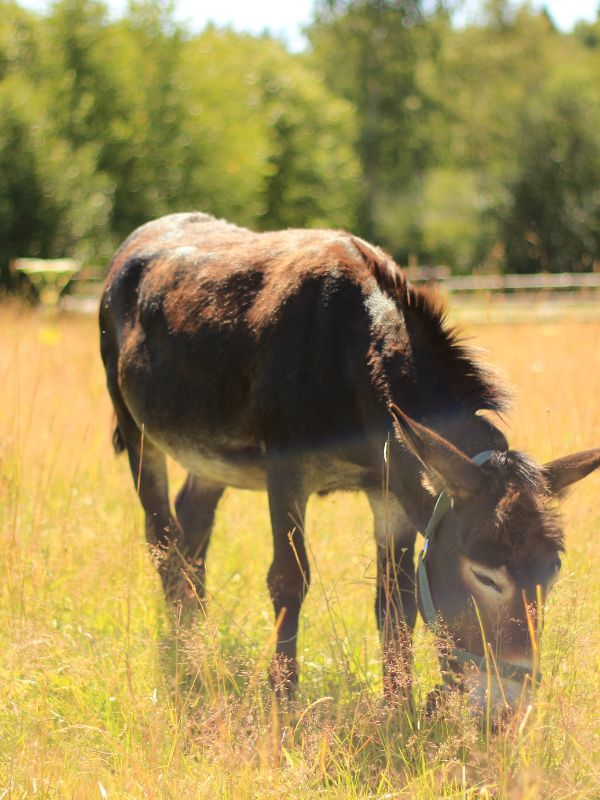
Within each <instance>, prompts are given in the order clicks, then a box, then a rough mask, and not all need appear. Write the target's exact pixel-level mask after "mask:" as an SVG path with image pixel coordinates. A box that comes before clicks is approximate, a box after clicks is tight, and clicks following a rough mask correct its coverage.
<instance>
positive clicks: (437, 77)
mask: <svg viewBox="0 0 600 800" xmlns="http://www.w3.org/2000/svg"><path fill="white" fill-rule="evenodd" d="M599 25H600V21H598V22H596V23H593V24H592V23H590V24H580V25H579V26H578V27H577V28H576V30H575V31H574V32H573V33H572V34H564V33H560V32H559V31H557V30H556V28H555V27H554V26H553V24H552V21H551V19H550V18H549V16H548V14H546V13H544V12H541V13H538V12H535V11H532V10H531V8H530V7H529V6H519V5H514V4H512V3H508V2H506V0H489V1H488V2H486V3H485V4H483V7H482V11H481V13H480V15H479V18H478V19H477V20H476V21H475V22H473V23H471V24H469V25H467V26H464V27H462V28H457V27H455V26H454V25H453V22H452V16H451V14H450V13H449V11H448V10H447V6H445V5H444V4H443V3H438V4H436V5H434V6H432V5H431V4H428V5H427V6H425V5H422V4H421V3H420V2H418V0H381V1H380V0H378V2H375V0H321V2H319V3H317V4H316V8H315V16H314V20H313V22H312V24H311V25H310V27H309V29H308V37H309V40H310V44H311V47H310V48H309V51H308V52H307V53H303V54H292V53H289V52H288V51H287V50H286V49H285V47H284V46H283V45H282V44H281V43H280V42H278V41H276V40H274V39H272V38H271V37H269V36H266V35H265V36H260V37H254V36H249V35H239V34H236V33H234V32H233V31H229V30H216V29H214V28H211V27H208V28H207V29H206V30H204V31H203V32H201V33H199V34H194V35H191V34H190V33H189V32H187V31H186V30H185V29H184V28H183V27H182V26H181V25H180V24H178V23H176V22H175V20H174V16H173V4H172V3H170V2H164V0H139V1H138V2H132V3H130V5H129V6H128V9H127V11H126V12H125V14H124V15H123V16H122V18H120V19H117V20H115V19H113V18H111V16H110V15H109V13H108V6H107V4H106V2H105V0H57V1H56V2H55V3H54V4H53V5H52V6H51V7H50V9H49V10H48V11H47V12H46V13H45V14H36V13H33V12H28V11H25V10H24V9H22V8H20V7H19V5H18V4H17V3H15V2H8V0H0V285H1V284H3V285H6V284H7V283H8V281H9V270H8V264H9V261H10V260H11V259H12V258H15V257H19V256H36V255H38V256H48V257H50V256H75V257H80V258H83V259H85V260H88V261H89V260H91V261H92V262H95V263H99V262H102V261H106V260H107V259H108V258H109V257H110V254H111V252H112V251H113V250H114V248H115V247H116V245H117V244H118V242H119V241H120V240H122V239H123V238H124V237H125V236H126V235H127V234H129V233H130V231H131V230H133V228H135V227H136V226H138V225H139V224H141V223H143V222H145V221H147V220H148V219H150V218H153V217H156V216H159V215H161V214H165V213H170V212H173V211H180V210H184V209H194V208H196V209H202V210H206V211H209V212H211V213H213V214H216V215H217V216H223V217H227V218H229V219H231V220H232V221H235V222H237V223H238V224H241V225H246V226H250V227H254V228H256V229H267V228H275V227H285V226H304V225H308V226H333V227H346V228H351V229H353V230H355V231H356V232H358V233H360V234H362V235H363V236H366V237H367V238H371V239H373V240H375V241H376V242H377V243H380V244H382V245H384V246H385V247H386V248H387V249H388V250H390V252H391V253H392V254H393V255H394V256H395V257H396V258H398V259H399V260H400V261H404V260H405V259H407V258H411V259H412V260H414V259H415V258H416V259H418V260H420V261H425V262H429V263H447V264H449V265H450V266H451V267H452V269H454V270H456V271H460V272H468V271H470V270H472V269H498V268H501V269H506V270H508V271H512V270H519V271H523V270H526V271H530V270H538V269H549V270H571V269H576V270H586V269H591V268H593V267H594V264H597V263H598V262H599V261H600V240H599V234H598V231H599V230H600V225H599V216H600V210H599V209H600V200H599V199H598V189H597V187H598V185H599V184H600V174H599V172H600V166H599V159H600V157H599V152H600V125H599V122H600V119H599V111H598V109H599V108H600V46H599V44H598V43H599V42H600V38H599V34H598V30H599V27H598V26H599Z"/></svg>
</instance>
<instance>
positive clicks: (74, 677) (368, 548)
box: [0, 305, 600, 800]
mask: <svg viewBox="0 0 600 800" xmlns="http://www.w3.org/2000/svg"><path fill="white" fill-rule="evenodd" d="M466 333H467V335H468V336H472V337H473V338H474V340H475V342H476V343H477V344H480V345H481V346H483V347H484V348H486V349H487V350H488V351H489V359H490V360H491V361H492V362H494V363H495V364H497V365H499V366H500V367H501V369H502V370H503V371H504V372H505V373H506V375H507V377H508V379H509V381H510V383H511V384H512V385H513V386H514V387H515V389H516V402H515V407H514V411H513V412H512V414H511V415H510V416H509V417H508V418H507V420H506V427H507V432H508V436H509V439H510V441H511V444H512V445H513V446H514V447H518V448H521V449H527V450H528V451H530V452H531V453H532V454H533V455H534V456H535V457H536V458H537V459H538V460H540V461H544V460H548V459H550V458H552V457H556V456H559V455H562V454H565V453H567V452H570V451H574V450H577V449H584V448H588V447H594V446H600V403H599V398H600V321H596V322H594V321H589V322H577V321H574V320H570V321H569V320H567V321H556V322H537V323H529V324H524V323H514V324H510V325H509V324H500V323H494V324H487V325H486V324H480V325H478V326H474V325H469V324H468V323H467V324H466ZM97 339H98V336H97V327H96V321H95V319H94V318H93V317H89V318H88V317H79V316H63V317H60V318H59V319H58V320H56V322H53V321H52V320H50V319H49V318H48V317H45V316H44V315H43V314H42V313H38V312H34V311H31V310H26V309H23V308H20V307H18V306H12V305H7V306H0V542H1V546H0V798H1V799H2V800H4V798H6V799H7V800H8V798H11V800H12V799H13V798H24V797H29V796H32V797H33V796H35V797H39V798H63V797H64V798H106V797H109V798H113V797H114V798H145V797H148V798H155V797H160V798H162V797H164V798H210V799H211V800H212V799H213V798H232V800H244V798H286V799H287V798H322V797H323V798H371V797H381V798H383V797H385V798H396V797H398V798H401V797H402V798H403V797H406V798H411V799H412V798H414V799H416V800H421V798H430V799H431V800H437V798H510V799H511V800H521V798H544V800H546V799H547V798H581V799H582V800H583V799H584V798H585V800H588V799H589V798H593V797H599V796H600V741H599V740H600V730H599V728H600V725H599V721H600V692H599V688H600V642H599V638H600V637H599V632H600V603H599V599H600V502H599V497H600V476H599V475H594V476H591V477H589V478H587V479H586V480H585V481H583V482H582V483H581V484H579V485H578V487H577V488H576V489H575V490H574V491H573V492H572V494H571V496H570V497H569V498H568V499H567V500H566V501H565V502H564V503H563V513H564V517H565V526H566V529H567V544H568V552H567V554H566V557H565V558H564V559H563V565H564V566H563V570H562V573H561V577H560V580H559V582H558V584H557V585H556V588H555V590H554V592H553V595H552V596H551V598H550V602H549V606H548V610H547V617H546V626H545V629H544V633H543V641H542V646H543V652H542V672H543V675H544V679H543V683H542V686H541V689H540V691H539V694H538V696H537V697H536V699H535V702H534V705H533V707H532V709H531V710H530V711H529V712H528V714H527V716H526V717H525V718H523V717H519V718H516V719H514V720H513V722H512V723H511V724H510V725H509V726H508V728H507V729H506V730H504V731H503V732H502V733H500V734H498V735H493V734H491V735H490V734H489V732H488V733H487V734H486V732H485V731H482V730H481V729H480V728H479V727H478V725H477V724H476V723H475V722H474V721H472V720H471V719H469V716H468V714H467V713H466V712H465V710H464V708H463V705H462V703H461V702H460V700H459V699H453V700H451V701H450V702H449V704H448V708H447V709H446V712H445V716H444V717H443V718H438V719H430V718H428V717H427V716H426V714H425V711H424V703H425V698H426V696H427V693H428V692H429V691H430V689H432V687H433V686H434V685H435V684H436V683H437V682H439V673H438V669H437V662H436V659H435V656H434V652H433V647H432V641H431V637H430V635H429V633H426V632H425V631H424V628H423V625H422V624H421V623H419V625H418V627H417V631H416V656H415V658H416V687H415V700H416V711H415V714H414V715H413V716H407V714H406V713H404V712H403V711H402V709H397V710H389V709H388V708H386V707H385V705H384V703H383V701H382V698H381V677H380V668H379V645H378V639H377V633H376V629H375V620H374V613H373V600H374V576H375V567H374V544H373V541H372V533H371V520H370V515H369V512H368V507H367V504H366V501H365V500H364V499H363V498H362V497H361V496H355V495H350V494H338V495H334V496H332V497H329V498H327V499H313V500H311V504H310V506H309V511H308V518H307V523H306V524H307V535H308V544H309V553H310V556H311V560H312V572H313V585H312V587H311V590H310V592H309V595H308V598H307V600H306V602H305V605H304V609H303V614H302V619H301V628H300V643H299V652H300V654H301V677H300V687H299V692H298V696H297V701H296V704H295V705H294V706H293V707H292V708H291V709H290V710H289V713H287V714H282V715H279V714H277V713H276V710H275V708H274V705H273V703H272V698H271V695H270V692H269V687H268V683H267V680H266V673H267V664H268V660H269V656H270V653H271V650H272V641H273V621H272V610H271V604H270V600H269V597H268V594H267V590H266V585H265V576H266V571H267V567H268V564H269V563H270V530H269V524H268V516H267V503H266V496H265V495H264V494H253V493H248V492H240V491H233V490H228V491H227V493H226V495H225V497H224V500H223V501H222V504H221V506H220V508H219V512H218V516H217V521H216V528H215V532H214V535H213V540H212V544H211V548H210V552H209V564H208V589H209V598H210V602H209V607H208V616H207V619H206V620H204V621H203V622H202V624H198V625H197V626H195V627H194V628H193V630H191V631H185V630H182V629H181V628H180V627H179V626H178V625H177V621H176V620H173V619H171V617H170V615H169V613H168V612H167V609H166V607H165V604H164V601H163V597H162V593H161V588H160V585H159V579H158V577H157V576H156V574H155V571H154V569H153V567H152V565H151V563H150V560H149V558H148V556H147V553H146V549H145V543H144V537H143V524H142V514H141V510H140V507H139V505H138V502H137V499H136V497H135V494H134V490H133V485H132V481H131V477H130V474H129V469H128V465H127V460H126V458H124V457H120V458H116V457H115V456H114V454H113V452H112V448H111V441H110V440H111V432H112V418H111V409H110V406H109V402H108V397H107V395H106V392H105V389H104V377H103V372H102V367H101V363H100V358H99V355H98V346H97ZM180 479H181V472H179V471H178V470H177V469H173V472H172V490H173V492H174V491H175V490H176V488H177V485H178V483H179V481H180Z"/></svg>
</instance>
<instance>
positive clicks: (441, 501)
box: [417, 450, 539, 683]
mask: <svg viewBox="0 0 600 800" xmlns="http://www.w3.org/2000/svg"><path fill="white" fill-rule="evenodd" d="M492 455H493V451H492V450H485V451H484V452H483V453H478V454H477V455H476V456H474V457H473V461H474V463H475V464H477V465H478V466H481V465H482V464H485V463H486V461H489V460H490V458H491V457H492ZM451 508H452V498H451V497H450V496H449V495H447V494H446V492H441V493H440V494H439V495H438V498H437V500H436V503H435V506H434V508H433V512H432V514H431V519H430V520H429V522H428V523H427V528H426V529H425V534H424V535H425V544H424V545H423V549H422V550H421V552H420V553H419V560H418V563H417V582H418V585H419V599H420V601H421V616H422V617H423V620H424V621H425V624H426V625H427V627H428V628H429V629H430V630H431V631H433V633H437V612H436V610H435V605H434V604H433V597H432V596H431V588H430V586H429V579H428V577H427V567H426V566H425V559H426V558H427V553H428V551H429V548H430V546H431V543H432V541H433V536H434V534H435V532H436V530H437V528H438V526H439V524H440V522H441V521H442V519H443V518H444V517H445V516H446V514H447V513H448V511H450V509H451ZM452 661H453V662H456V663H458V664H459V665H461V666H462V665H464V664H475V666H476V667H477V669H478V670H479V671H480V672H486V671H487V663H486V658H485V656H481V655H479V654H478V653H473V652H471V650H466V649H465V648H463V647H451V648H450V650H449V652H448V655H447V656H445V658H444V662H445V665H446V666H448V665H449V664H448V662H452ZM496 670H497V671H498V674H499V675H500V676H502V677H503V678H507V679H509V680H514V681H520V682H521V683H522V682H524V681H525V680H526V678H528V677H529V678H531V677H532V671H531V670H530V669H528V668H527V667H521V666H518V665H517V664H510V663H509V662H508V661H499V660H496V661H495V669H494V671H496ZM538 679H539V677H538ZM444 681H445V682H446V683H448V670H444Z"/></svg>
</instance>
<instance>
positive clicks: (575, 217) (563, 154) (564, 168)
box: [502, 74, 600, 272]
mask: <svg viewBox="0 0 600 800" xmlns="http://www.w3.org/2000/svg"><path fill="white" fill-rule="evenodd" d="M519 130H520V133H521V137H520V141H519V145H518V149H517V173H516V176H515V179H514V181H513V182H512V183H511V184H510V187H509V188H510V197H509V202H508V206H507V207H506V208H505V209H502V210H503V211H504V214H503V219H502V223H503V238H504V241H505V242H506V246H507V257H508V259H509V261H510V263H511V265H512V268H513V269H516V270H517V271H520V272H535V271H537V270H538V269H543V270H545V271H551V272H563V271H571V270H576V271H580V270H586V269H589V268H590V267H591V266H592V265H593V263H594V261H596V262H598V263H600V138H599V136H598V131H599V130H600V93H598V91H597V88H596V86H595V85H594V84H592V83H591V82H590V79H589V77H588V75H573V74H570V75H569V74H565V75H562V76H560V78H559V80H558V81H555V82H554V83H553V84H552V85H551V86H549V87H548V88H547V89H546V90H545V91H543V92H542V93H540V96H539V97H538V98H537V100H536V101H535V102H532V103H531V104H530V105H528V106H527V107H526V108H525V109H524V110H523V115H522V119H521V121H520V126H519Z"/></svg>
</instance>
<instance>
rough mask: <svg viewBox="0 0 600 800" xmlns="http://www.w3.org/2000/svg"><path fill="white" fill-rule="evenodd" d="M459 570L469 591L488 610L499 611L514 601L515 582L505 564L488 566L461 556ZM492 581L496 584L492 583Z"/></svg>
mask: <svg viewBox="0 0 600 800" xmlns="http://www.w3.org/2000/svg"><path fill="white" fill-rule="evenodd" d="M459 570H460V576H461V578H462V580H463V582H464V584H465V586H466V587H467V589H468V590H469V592H470V593H471V594H472V595H473V597H474V598H475V600H476V601H477V602H478V603H481V604H482V605H483V606H484V607H485V608H486V609H487V610H488V611H494V612H498V611H499V610H501V609H502V608H503V607H504V606H507V605H509V604H510V603H512V600H513V598H514V596H515V584H514V581H513V580H512V578H511V577H510V575H509V574H508V570H507V569H506V567H505V566H501V567H496V568H494V567H488V566H487V565H485V564H480V563H479V562H478V561H473V560H472V559H470V558H467V557H466V556H461V557H460V562H459ZM478 576H479V577H478ZM481 578H483V581H482V580H481ZM488 582H489V583H488ZM492 583H493V584H494V585H491V584H492ZM495 587H496V588H495Z"/></svg>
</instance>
